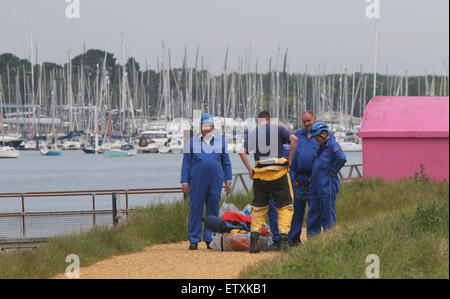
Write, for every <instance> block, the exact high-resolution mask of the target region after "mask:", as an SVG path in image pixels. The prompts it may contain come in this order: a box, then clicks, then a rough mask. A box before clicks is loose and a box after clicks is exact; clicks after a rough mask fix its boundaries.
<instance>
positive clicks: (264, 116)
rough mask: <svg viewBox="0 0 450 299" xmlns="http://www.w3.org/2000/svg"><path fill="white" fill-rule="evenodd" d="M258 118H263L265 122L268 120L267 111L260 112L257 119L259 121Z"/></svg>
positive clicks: (268, 114)
mask: <svg viewBox="0 0 450 299" xmlns="http://www.w3.org/2000/svg"><path fill="white" fill-rule="evenodd" d="M260 118H265V119H266V120H270V113H269V111H261V112H260V113H259V114H258V119H260Z"/></svg>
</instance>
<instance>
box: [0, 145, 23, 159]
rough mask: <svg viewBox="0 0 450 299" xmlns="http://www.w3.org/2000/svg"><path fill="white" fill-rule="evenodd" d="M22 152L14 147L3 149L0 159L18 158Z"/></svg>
mask: <svg viewBox="0 0 450 299" xmlns="http://www.w3.org/2000/svg"><path fill="white" fill-rule="evenodd" d="M19 156H20V152H19V151H17V150H15V149H14V148H12V147H2V148H0V158H18V157H19Z"/></svg>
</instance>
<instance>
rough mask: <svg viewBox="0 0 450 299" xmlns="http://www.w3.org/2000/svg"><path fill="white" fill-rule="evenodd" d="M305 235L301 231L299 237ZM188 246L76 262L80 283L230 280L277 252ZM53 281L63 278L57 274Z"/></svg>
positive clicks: (166, 246)
mask: <svg viewBox="0 0 450 299" xmlns="http://www.w3.org/2000/svg"><path fill="white" fill-rule="evenodd" d="M305 235H306V231H305V230H304V231H303V233H302V241H303V242H304V241H306V240H305V239H303V236H305ZM188 247H189V242H188V241H183V242H178V243H171V244H162V245H153V246H150V247H147V248H145V249H144V250H143V251H141V252H138V253H132V254H127V255H122V256H115V257H113V258H110V259H107V260H104V261H100V262H98V263H95V264H93V265H91V266H88V267H83V261H81V262H80V264H81V269H80V278H81V279H108V278H110V279H124V278H126V279H132V278H134V279H233V278H238V277H239V273H241V272H242V271H243V270H244V269H245V267H248V266H250V265H254V264H256V263H258V262H261V261H264V260H268V259H272V258H274V257H275V256H277V255H278V254H279V253H278V252H260V253H258V254H250V253H249V252H248V251H242V252H238V251H217V250H208V249H207V248H206V245H205V243H204V242H202V243H199V249H198V250H188ZM56 278H65V275H64V274H59V275H58V276H57V277H56Z"/></svg>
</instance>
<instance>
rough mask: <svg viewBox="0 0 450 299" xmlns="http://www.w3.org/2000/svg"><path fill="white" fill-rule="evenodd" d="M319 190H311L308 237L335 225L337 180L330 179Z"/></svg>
mask: <svg viewBox="0 0 450 299" xmlns="http://www.w3.org/2000/svg"><path fill="white" fill-rule="evenodd" d="M322 186H323V187H322V188H321V189H317V190H312V192H311V199H310V206H309V211H308V218H307V220H306V222H307V226H308V236H315V235H318V234H320V233H321V231H322V229H323V231H326V230H327V229H330V228H331V227H333V226H335V225H336V196H337V194H338V191H339V181H338V179H331V180H330V181H329V182H328V184H323V185H322Z"/></svg>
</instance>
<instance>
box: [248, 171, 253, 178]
mask: <svg viewBox="0 0 450 299" xmlns="http://www.w3.org/2000/svg"><path fill="white" fill-rule="evenodd" d="M248 176H249V177H250V179H252V180H253V169H251V170H249V171H248Z"/></svg>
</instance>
